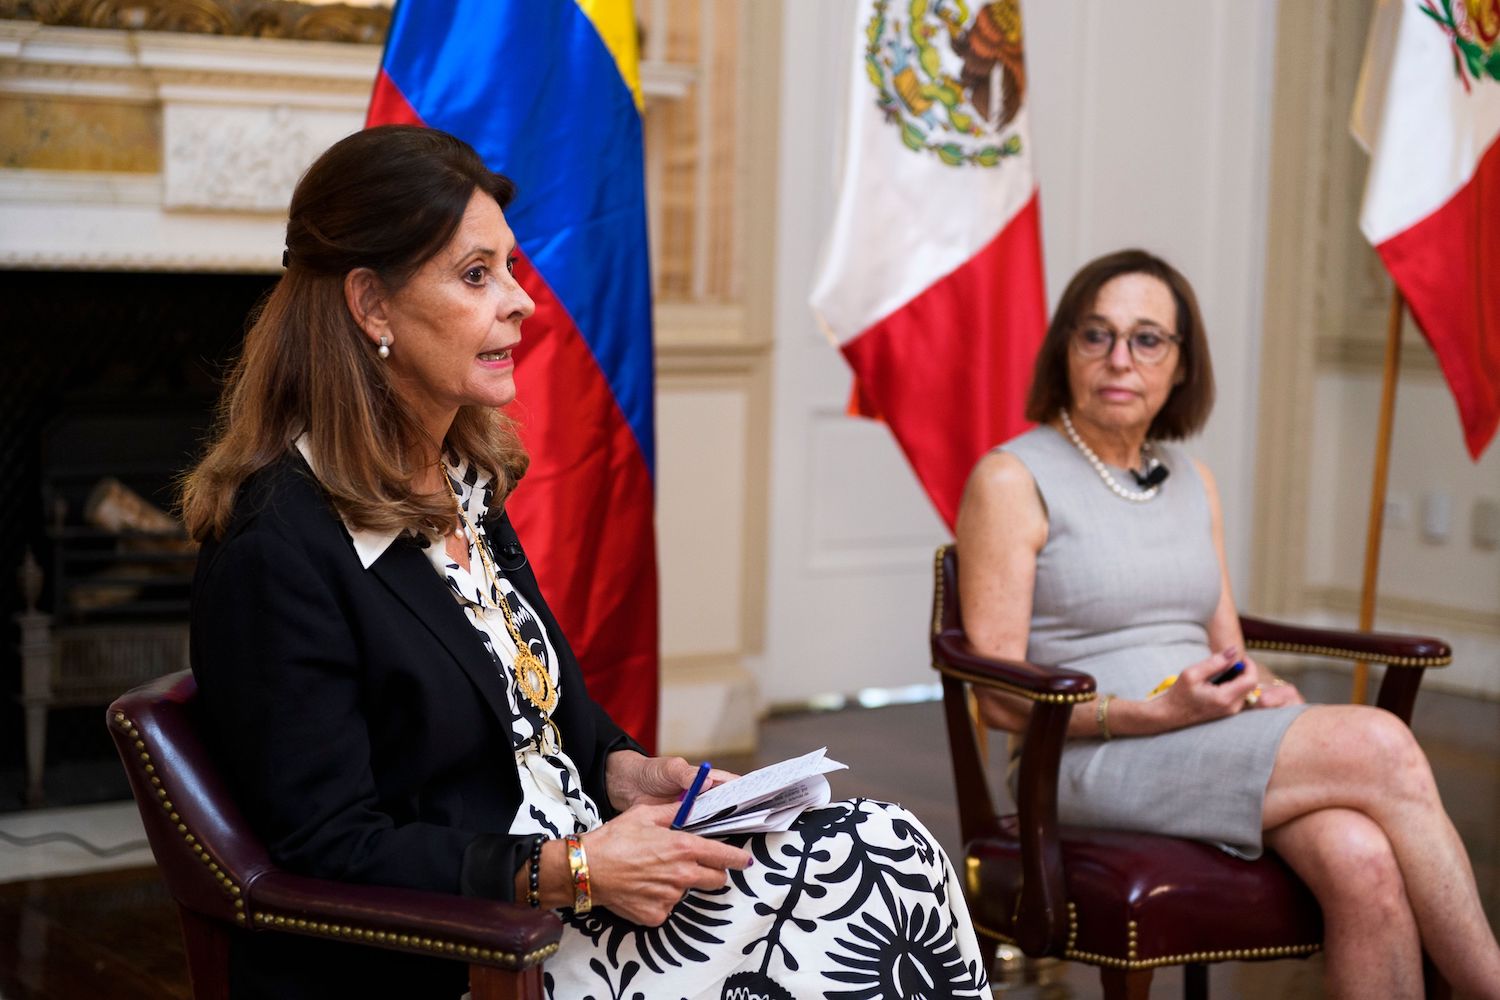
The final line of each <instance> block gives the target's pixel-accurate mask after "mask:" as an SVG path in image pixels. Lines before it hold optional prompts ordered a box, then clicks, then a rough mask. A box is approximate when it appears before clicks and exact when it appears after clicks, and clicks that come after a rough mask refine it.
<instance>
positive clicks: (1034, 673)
mask: <svg viewBox="0 0 1500 1000" xmlns="http://www.w3.org/2000/svg"><path fill="white" fill-rule="evenodd" d="M932 659H933V664H932V665H933V666H934V667H935V668H937V670H938V671H939V672H940V673H942V674H943V675H944V676H948V677H956V678H958V679H959V680H964V681H969V682H971V683H974V684H979V685H981V686H983V687H988V688H994V689H995V690H997V691H1004V692H1006V693H1008V694H1013V695H1016V696H1018V697H1021V698H1025V699H1027V700H1028V701H1035V702H1054V703H1067V704H1070V705H1071V704H1074V703H1076V702H1080V701H1091V700H1093V697H1094V678H1093V677H1092V676H1090V675H1089V674H1086V673H1083V672H1082V671H1079V670H1068V669H1066V668H1063V667H1044V666H1039V665H1038V664H1035V663H1027V662H1026V661H1024V660H1002V659H998V658H996V657H992V656H985V655H983V654H981V653H978V652H976V651H975V649H974V647H973V646H972V645H970V644H969V640H968V639H967V638H966V637H965V636H964V634H963V633H962V632H960V631H957V630H944V631H942V632H938V633H936V634H935V635H933V637H932Z"/></svg>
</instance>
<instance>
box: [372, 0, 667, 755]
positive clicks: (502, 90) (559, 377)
mask: <svg viewBox="0 0 1500 1000" xmlns="http://www.w3.org/2000/svg"><path fill="white" fill-rule="evenodd" d="M641 109H642V103H641V89H640V74H639V67H638V56H637V52H636V24H635V16H634V13H633V12H632V10H631V4H630V2H629V0H401V2H399V3H398V4H397V5H396V9H395V13H394V14H393V15H392V20H391V30H390V36H389V38H388V39H387V41H386V48H385V57H384V59H383V61H382V64H381V71H380V76H379V78H378V79H377V80H376V83H375V92H374V94H373V96H372V97H371V99H370V112H369V116H368V118H367V120H366V123H365V124H366V125H382V124H390V123H396V122H403V123H410V124H418V125H427V126H430V127H432V128H438V129H442V130H443V131H445V132H451V133H452V134H454V135H456V136H458V137H460V138H461V139H463V140H464V141H466V142H468V143H469V144H470V145H472V146H473V147H474V148H475V149H476V150H478V152H479V154H480V155H481V156H482V157H484V159H485V162H486V163H488V164H489V166H490V168H491V169H493V170H495V171H498V172H499V173H503V174H505V175H506V176H507V177H510V178H511V179H512V180H514V181H515V182H516V187H517V189H518V194H517V196H516V200H515V201H514V202H513V203H512V204H511V206H510V207H509V208H508V209H507V210H506V213H505V214H506V221H507V222H509V224H510V227H511V229H512V230H513V231H514V232H515V234H516V240H517V242H518V243H519V245H520V251H521V256H522V260H521V262H520V263H519V264H518V265H517V268H516V274H517V276H518V277H519V278H520V280H521V283H522V285H523V286H524V287H525V288H526V291H527V292H528V293H529V294H530V295H531V297H532V299H534V300H535V301H536V315H535V316H533V317H532V318H531V319H530V320H528V321H527V323H526V326H525V330H524V334H525V339H524V341H523V342H522V344H521V347H520V349H519V351H518V352H517V367H516V383H517V399H516V402H515V404H513V406H512V408H511V413H512V415H513V416H514V417H515V418H516V419H517V421H518V422H519V424H520V428H521V435H522V438H523V439H524V441H525V442H526V446H527V449H528V450H529V451H530V452H531V456H532V460H531V469H530V471H529V472H528V473H527V474H526V479H525V482H524V483H523V485H522V487H521V488H520V489H519V490H518V491H517V492H516V495H515V497H514V498H513V499H512V500H511V501H510V502H509V503H508V505H507V506H508V509H509V511H510V515H511V519H512V521H514V523H515V525H516V529H517V531H519V532H520V535H521V539H522V541H523V542H524V543H525V545H526V550H527V554H528V558H529V559H530V560H531V563H532V566H533V569H534V570H535V571H536V575H537V578H538V580H539V581H540V583H541V586H542V590H543V592H544V593H545V594H546V595H547V600H548V603H549V604H550V606H551V607H552V610H553V612H554V614H555V615H556V616H557V619H558V622H559V623H560V624H561V625H562V628H563V631H564V632H565V633H566V635H567V637H568V641H569V643H570V644H571V645H572V647H573V649H574V651H575V652H576V653H577V655H578V659H579V661H580V662H581V663H582V665H583V671H584V676H585V677H586V678H587V681H588V686H589V692H590V693H591V694H592V695H593V696H594V698H595V699H596V700H598V701H599V702H600V703H601V704H602V705H604V706H605V708H607V709H608V710H609V712H610V714H611V715H612V716H613V717H614V719H615V720H616V721H617V722H618V723H619V724H620V725H621V726H622V727H624V728H625V729H626V730H627V731H628V732H630V733H631V734H632V735H633V736H635V737H636V738H637V739H638V740H640V741H641V742H642V743H643V744H644V745H646V746H647V747H648V748H650V747H652V746H654V744H655V742H656V716H657V665H658V664H657V661H658V650H657V588H656V533H655V521H654V486H653V483H654V478H655V477H654V470H655V454H654V453H655V427H654V423H653V420H654V417H653V373H654V369H653V363H652V353H651V278H650V272H649V266H648V261H649V254H648V251H647V236H646V202H645V180H644V163H643V158H642V146H641Z"/></svg>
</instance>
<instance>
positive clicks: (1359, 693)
mask: <svg viewBox="0 0 1500 1000" xmlns="http://www.w3.org/2000/svg"><path fill="white" fill-rule="evenodd" d="M1405 311H1406V300H1405V299H1404V298H1402V297H1401V289H1400V288H1393V289H1391V313H1390V318H1389V319H1388V320H1387V321H1386V328H1385V380H1384V384H1383V385H1382V387H1381V391H1380V426H1379V429H1378V430H1377V432H1376V434H1375V475H1374V477H1373V479H1372V481H1371V483H1370V520H1369V528H1368V531H1367V533H1366V535H1365V579H1364V585H1363V586H1362V587H1361V589H1360V594H1359V629H1360V631H1361V632H1368V631H1370V630H1371V629H1372V628H1373V627H1374V626H1375V591H1376V587H1377V580H1378V578H1379V576H1380V535H1381V531H1382V530H1383V529H1384V527H1385V494H1386V481H1387V479H1388V478H1389V476H1388V473H1389V471H1390V464H1391V425H1392V423H1394V420H1395V415H1396V376H1397V374H1398V373H1399V370H1400V368H1401V319H1402V316H1403V315H1404V313H1405ZM1369 686H1370V664H1369V663H1367V662H1366V661H1364V660H1360V661H1358V662H1357V663H1355V664H1354V690H1353V692H1352V693H1351V694H1350V696H1349V700H1350V701H1352V702H1354V703H1355V704H1357V705H1362V704H1364V702H1365V697H1366V694H1367V691H1368V688H1369Z"/></svg>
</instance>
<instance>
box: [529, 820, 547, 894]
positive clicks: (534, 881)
mask: <svg viewBox="0 0 1500 1000" xmlns="http://www.w3.org/2000/svg"><path fill="white" fill-rule="evenodd" d="M546 842H547V838H546V837H533V838H532V841H531V871H530V872H529V873H528V874H527V886H526V902H528V903H530V904H531V908H532V909H533V910H540V909H541V908H542V845H543V844H545V843H546Z"/></svg>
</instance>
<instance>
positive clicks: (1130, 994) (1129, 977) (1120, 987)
mask: <svg viewBox="0 0 1500 1000" xmlns="http://www.w3.org/2000/svg"><path fill="white" fill-rule="evenodd" d="M1099 982H1100V983H1101V984H1102V985H1103V986H1104V1000H1149V998H1150V996H1151V970H1150V969H1135V970H1133V971H1127V970H1125V969H1100V970H1099Z"/></svg>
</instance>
